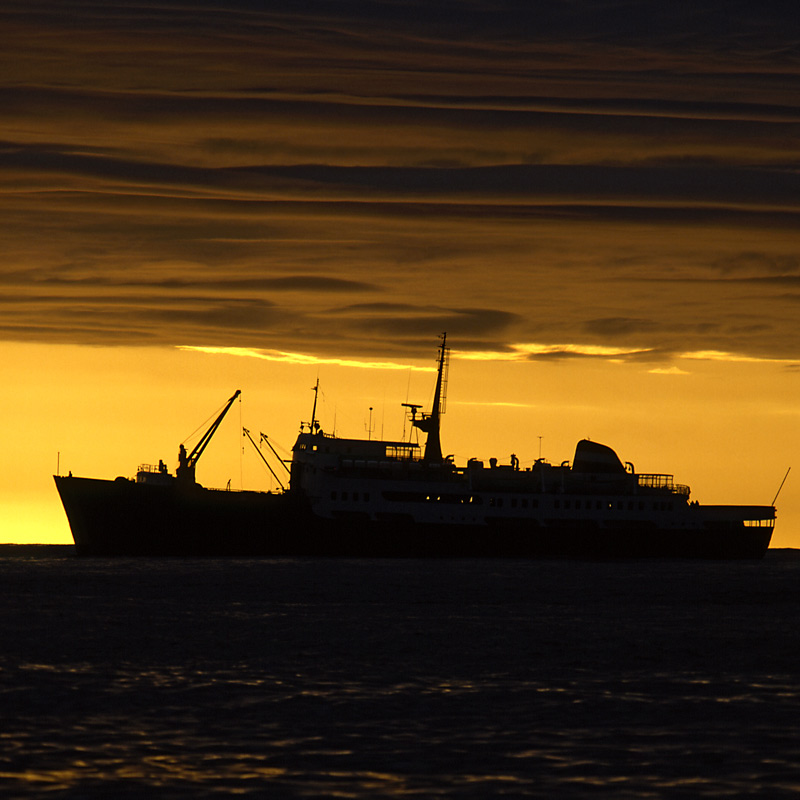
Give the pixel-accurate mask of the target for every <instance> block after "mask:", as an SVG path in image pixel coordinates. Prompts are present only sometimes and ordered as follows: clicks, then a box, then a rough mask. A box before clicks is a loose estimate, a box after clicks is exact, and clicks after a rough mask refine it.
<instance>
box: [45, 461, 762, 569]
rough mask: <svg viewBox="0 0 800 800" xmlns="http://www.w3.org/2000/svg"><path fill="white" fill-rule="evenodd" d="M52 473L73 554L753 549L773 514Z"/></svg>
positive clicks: (611, 554) (617, 555) (590, 553)
mask: <svg viewBox="0 0 800 800" xmlns="http://www.w3.org/2000/svg"><path fill="white" fill-rule="evenodd" d="M55 481H56V486H57V488H58V491H59V494H60V496H61V500H62V502H63V505H64V509H65V511H66V514H67V518H68V520H69V523H70V528H71V530H72V534H73V538H74V540H75V546H76V552H77V553H78V554H79V555H82V556H182V557H203V556H256V557H275V556H293V557H304V556H324V557H351V558H360V557H365V558H367V557H368V558H387V557H397V558H426V557H429V558H434V557H435V558H445V557H482V558H571V559H624V558H693V559H760V558H762V557H763V555H764V553H765V552H766V550H767V548H768V547H769V542H770V537H771V535H772V527H771V526H763V527H759V526H756V527H748V526H745V525H744V524H743V522H742V520H741V519H740V518H739V517H738V516H737V512H735V511H733V510H732V509H734V508H735V507H718V509H719V510H718V511H716V512H715V510H714V508H713V507H712V508H708V507H706V508H698V511H697V514H698V520H697V525H696V526H695V527H689V528H687V527H680V528H670V527H664V526H661V525H659V524H657V523H656V522H654V521H638V522H632V521H631V520H617V521H615V520H613V519H612V520H608V519H606V520H602V521H593V520H570V519H547V520H542V521H538V520H535V519H530V518H513V517H497V518H491V517H487V518H486V519H485V521H484V522H483V524H479V525H476V524H452V523H451V524H436V523H425V522H419V521H416V520H415V519H414V518H413V517H412V516H411V515H409V514H402V513H401V514H396V513H395V514H383V515H382V514H377V515H367V514H343V515H340V516H338V517H332V518H323V517H321V516H317V515H315V514H314V513H313V512H312V510H311V508H310V506H309V505H308V503H306V502H305V501H304V500H303V499H302V496H295V495H293V494H292V493H291V492H289V493H286V494H273V493H267V492H226V491H219V490H211V489H205V488H203V487H200V486H197V485H192V486H180V485H178V484H172V485H168V486H155V485H149V484H142V483H136V482H134V481H128V480H124V479H118V480H116V481H107V480H97V479H91V478H77V477H72V476H69V477H66V476H57V477H56V478H55Z"/></svg>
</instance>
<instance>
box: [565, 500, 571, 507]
mask: <svg viewBox="0 0 800 800" xmlns="http://www.w3.org/2000/svg"><path fill="white" fill-rule="evenodd" d="M569 507H570V505H569V500H565V501H564V508H569Z"/></svg>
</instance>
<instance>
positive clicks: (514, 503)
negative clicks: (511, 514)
mask: <svg viewBox="0 0 800 800" xmlns="http://www.w3.org/2000/svg"><path fill="white" fill-rule="evenodd" d="M516 507H517V498H516V497H512V498H511V508H516Z"/></svg>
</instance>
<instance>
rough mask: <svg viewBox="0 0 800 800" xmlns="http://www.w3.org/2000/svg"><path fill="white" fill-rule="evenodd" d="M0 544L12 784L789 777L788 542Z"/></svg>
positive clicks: (561, 790)
mask: <svg viewBox="0 0 800 800" xmlns="http://www.w3.org/2000/svg"><path fill="white" fill-rule="evenodd" d="M790 555H791V553H784V554H783V555H782V556H781V554H780V553H770V554H769V556H768V557H767V559H766V560H765V561H763V562H758V563H717V562H713V563H694V562H678V561H664V562H651V563H649V562H635V563H624V562H609V563H580V562H579V563H570V562H560V561H542V562H524V561H505V560H502V561H488V560H487V561H484V560H458V559H454V560H442V561H414V560H401V561H384V560H363V561H360V560H324V559H319V560H317V559H308V560H304V559H286V560H248V559H214V560H180V559H140V560H134V559H118V560H112V559H85V560H84V559H76V558H74V557H72V556H71V554H70V549H69V548H58V547H56V548H50V547H42V548H11V547H0V599H1V600H2V602H1V603H0V620H1V624H0V636H2V647H0V693H1V694H0V715H1V716H2V724H1V725H0V796H3V797H5V798H16V797H26V798H27V797H47V798H65V797H70V798H72V797H75V798H78V797H80V798H101V797H102V798H107V797H115V798H120V797H121V798H134V797H135V798H138V797H160V798H164V797H167V798H169V797H191V798H203V797H229V796H231V795H234V794H235V795H241V796H254V797H255V796H258V797H271V798H282V797H287V798H289V797H291V798H294V797H297V798H329V797H337V798H341V797H343V798H382V797H385V798H406V797H414V798H487V797H510V798H513V797H542V798H544V797H547V798H552V797H559V798H563V797H567V798H573V797H574V798H585V797H610V798H643V799H644V798H667V797H669V798H672V797H676V798H684V797H685V798H698V797H714V798H720V797H737V798H739V797H745V796H746V797H748V798H754V797H763V798H770V800H774V799H775V798H781V797H786V798H788V797H795V796H797V793H798V792H800V635H799V634H800V561H798V560H794V559H792V558H790V557H789V556H790Z"/></svg>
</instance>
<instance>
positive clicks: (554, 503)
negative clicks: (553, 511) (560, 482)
mask: <svg viewBox="0 0 800 800" xmlns="http://www.w3.org/2000/svg"><path fill="white" fill-rule="evenodd" d="M553 508H561V501H560V500H553Z"/></svg>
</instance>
